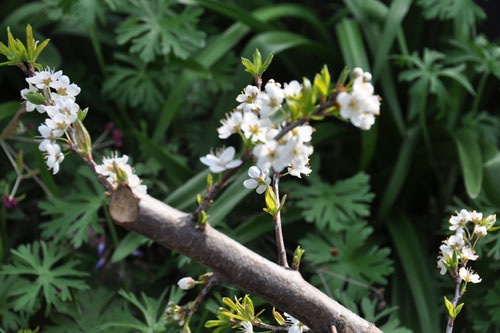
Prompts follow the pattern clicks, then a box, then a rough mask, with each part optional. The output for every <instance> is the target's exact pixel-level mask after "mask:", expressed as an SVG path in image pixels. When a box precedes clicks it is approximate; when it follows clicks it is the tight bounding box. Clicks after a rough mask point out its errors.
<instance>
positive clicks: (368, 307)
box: [360, 295, 412, 333]
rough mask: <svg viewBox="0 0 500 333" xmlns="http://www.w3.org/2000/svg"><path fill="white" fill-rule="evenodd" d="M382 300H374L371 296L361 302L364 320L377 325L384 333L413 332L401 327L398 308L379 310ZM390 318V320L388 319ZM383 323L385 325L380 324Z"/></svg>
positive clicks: (391, 307) (390, 307)
mask: <svg viewBox="0 0 500 333" xmlns="http://www.w3.org/2000/svg"><path fill="white" fill-rule="evenodd" d="M379 302H380V300H379V299H377V298H373V297H372V296H371V295H370V296H369V297H364V298H363V299H362V300H361V302H360V307H361V311H362V314H363V318H364V319H366V320H367V321H369V322H371V323H375V324H377V326H378V327H379V328H380V329H381V330H382V332H384V333H411V332H412V331H411V330H409V329H407V328H404V327H402V326H401V323H400V322H399V319H398V318H397V316H394V314H395V313H397V310H398V308H397V307H396V306H389V307H385V308H383V309H381V310H380V309H378V306H379V305H380V303H379ZM386 317H388V318H386ZM380 322H383V323H384V324H383V325H380V324H379V323H380Z"/></svg>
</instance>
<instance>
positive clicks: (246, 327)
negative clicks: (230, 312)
mask: <svg viewBox="0 0 500 333" xmlns="http://www.w3.org/2000/svg"><path fill="white" fill-rule="evenodd" d="M239 330H240V332H242V333H254V332H253V325H252V323H251V322H249V321H243V322H241V326H240V329H239Z"/></svg>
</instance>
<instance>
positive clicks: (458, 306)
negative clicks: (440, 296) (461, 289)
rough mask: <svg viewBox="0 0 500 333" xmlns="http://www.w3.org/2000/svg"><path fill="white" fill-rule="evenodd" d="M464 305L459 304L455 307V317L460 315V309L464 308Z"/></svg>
mask: <svg viewBox="0 0 500 333" xmlns="http://www.w3.org/2000/svg"><path fill="white" fill-rule="evenodd" d="M464 304H465V303H460V304H458V305H457V307H456V308H455V316H458V314H459V313H460V311H462V308H463V307H464Z"/></svg>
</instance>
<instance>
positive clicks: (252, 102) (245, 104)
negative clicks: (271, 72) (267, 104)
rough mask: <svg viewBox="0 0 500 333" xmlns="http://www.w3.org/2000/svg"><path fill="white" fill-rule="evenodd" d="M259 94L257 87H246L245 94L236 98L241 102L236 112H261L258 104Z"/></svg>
mask: <svg viewBox="0 0 500 333" xmlns="http://www.w3.org/2000/svg"><path fill="white" fill-rule="evenodd" d="M259 93H260V91H259V88H257V87H256V86H251V85H248V86H246V87H245V88H244V89H243V92H242V93H241V94H239V95H238V96H237V97H236V101H237V102H240V105H238V106H237V107H236V110H241V111H243V112H252V111H255V112H256V111H259V106H258V105H257V104H256V99H257V96H258V95H259Z"/></svg>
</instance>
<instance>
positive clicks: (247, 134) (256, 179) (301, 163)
mask: <svg viewBox="0 0 500 333" xmlns="http://www.w3.org/2000/svg"><path fill="white" fill-rule="evenodd" d="M370 81H371V74H370V73H368V72H364V71H363V70H362V69H361V68H355V69H354V70H353V80H352V83H350V84H349V85H347V87H345V88H344V87H343V88H341V90H342V91H341V92H339V93H338V94H337V95H336V106H337V107H338V109H339V110H340V116H341V117H342V118H344V119H347V120H350V122H351V123H352V124H353V125H354V126H357V127H359V128H361V129H364V130H367V129H369V128H370V127H371V126H372V125H373V124H374V122H375V116H377V115H378V114H379V112H380V97H379V96H378V95H374V88H373V85H372V84H371V82H370ZM303 91H304V87H303V85H302V84H300V83H299V82H298V81H296V80H294V81H291V82H289V83H285V84H284V85H283V86H282V85H281V84H280V83H278V82H275V81H274V80H272V79H271V80H269V81H268V82H267V83H266V84H265V86H264V89H260V87H257V86H254V85H247V86H246V87H245V88H244V89H243V91H242V92H241V93H240V94H239V95H238V96H237V97H236V101H237V102H238V103H239V104H238V105H237V106H236V107H235V108H234V109H233V110H232V111H231V112H229V113H228V114H226V116H225V118H224V119H222V120H221V123H222V126H220V127H219V128H218V129H217V132H218V134H219V138H220V139H227V138H229V137H230V136H231V135H233V134H239V135H240V136H241V137H242V139H243V141H244V144H245V148H248V150H249V151H250V152H251V154H252V156H253V157H254V158H255V164H256V166H252V167H251V168H250V170H249V171H248V175H249V176H250V179H248V180H247V181H246V182H245V184H244V185H245V187H247V188H249V189H256V190H257V192H258V193H263V192H264V191H265V188H266V186H267V184H269V181H270V178H269V175H273V174H276V173H281V172H283V171H284V170H286V172H287V173H288V174H290V175H292V176H296V177H299V178H301V176H302V175H309V174H310V173H311V169H310V167H309V158H310V156H311V154H312V153H313V150H314V149H313V147H312V146H311V144H310V142H311V137H312V133H313V131H314V129H313V128H312V127H311V126H310V125H309V124H308V123H303V124H299V123H296V124H293V125H291V124H290V123H287V122H286V121H287V120H288V119H286V114H287V113H286V110H287V106H286V103H290V102H292V103H293V104H294V105H296V101H297V100H300V97H301V96H302V94H303ZM290 105H291V104H290ZM290 125H291V126H290ZM287 126H290V127H287ZM234 154H235V150H234V148H233V147H228V148H226V149H225V150H219V151H217V152H216V153H212V154H208V155H206V156H204V157H202V158H201V159H200V160H201V162H202V163H203V164H205V165H207V166H209V167H210V171H211V172H215V173H219V172H223V171H225V170H227V169H232V168H236V167H238V166H240V165H241V161H240V160H235V159H234Z"/></svg>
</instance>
